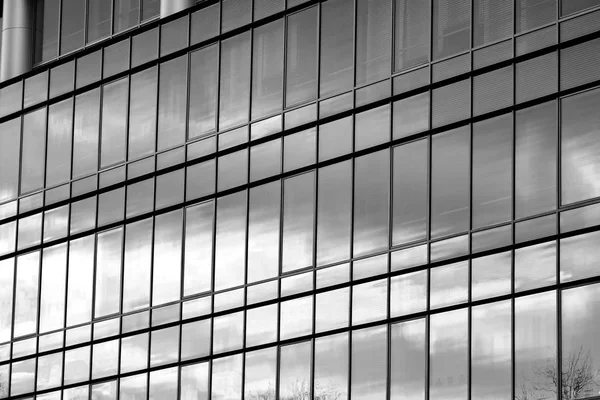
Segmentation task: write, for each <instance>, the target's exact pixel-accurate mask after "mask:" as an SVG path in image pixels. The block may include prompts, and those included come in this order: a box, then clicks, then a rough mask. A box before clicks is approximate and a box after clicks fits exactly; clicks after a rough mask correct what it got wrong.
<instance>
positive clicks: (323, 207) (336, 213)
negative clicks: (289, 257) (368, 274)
mask: <svg viewBox="0 0 600 400" xmlns="http://www.w3.org/2000/svg"><path fill="white" fill-rule="evenodd" d="M318 193H319V206H318V211H317V215H318V219H317V265H324V264H329V263H332V262H335V261H341V260H345V259H348V258H349V257H350V232H351V231H350V225H351V222H352V221H351V218H352V162H351V161H346V162H342V163H338V164H334V165H331V166H329V167H325V168H321V169H319V188H318Z"/></svg>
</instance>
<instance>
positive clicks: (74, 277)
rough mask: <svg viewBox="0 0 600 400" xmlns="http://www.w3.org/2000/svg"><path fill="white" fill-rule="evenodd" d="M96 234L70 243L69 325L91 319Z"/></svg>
mask: <svg viewBox="0 0 600 400" xmlns="http://www.w3.org/2000/svg"><path fill="white" fill-rule="evenodd" d="M94 239H95V238H94V236H86V237H84V238H81V239H77V240H73V241H71V242H70V244H69V265H77V268H69V282H68V289H67V291H68V293H67V326H72V325H77V324H80V323H82V322H87V321H90V320H91V317H92V293H93V290H92V288H93V284H94V283H93V282H94V281H93V279H94V241H95V240H94Z"/></svg>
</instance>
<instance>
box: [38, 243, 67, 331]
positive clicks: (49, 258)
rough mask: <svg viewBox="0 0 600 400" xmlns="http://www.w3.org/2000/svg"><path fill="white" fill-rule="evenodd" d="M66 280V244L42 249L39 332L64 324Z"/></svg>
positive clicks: (57, 327) (60, 326)
mask: <svg viewBox="0 0 600 400" xmlns="http://www.w3.org/2000/svg"><path fill="white" fill-rule="evenodd" d="M66 280H67V245H66V244H64V243H63V244H59V245H57V246H53V247H49V248H46V249H44V253H43V256H42V290H41V294H40V296H41V300H40V333H43V332H49V331H52V330H55V329H59V328H62V327H63V326H64V322H65V321H64V316H65V286H66Z"/></svg>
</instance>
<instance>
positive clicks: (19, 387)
mask: <svg viewBox="0 0 600 400" xmlns="http://www.w3.org/2000/svg"><path fill="white" fill-rule="evenodd" d="M35 364H36V360H35V358H33V359H29V360H25V361H20V362H16V363H13V364H12V371H11V377H10V386H11V387H10V394H11V396H15V395H19V394H23V393H27V392H33V391H34V389H35Z"/></svg>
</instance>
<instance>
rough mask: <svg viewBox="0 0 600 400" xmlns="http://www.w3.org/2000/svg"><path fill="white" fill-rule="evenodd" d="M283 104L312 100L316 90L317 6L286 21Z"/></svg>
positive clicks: (288, 104)
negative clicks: (284, 96)
mask: <svg viewBox="0 0 600 400" xmlns="http://www.w3.org/2000/svg"><path fill="white" fill-rule="evenodd" d="M286 59H287V63H286V77H287V79H286V98H285V104H286V106H287V107H290V106H293V105H295V104H298V103H303V102H305V101H308V100H312V99H314V98H315V96H316V91H317V7H312V8H309V9H308V10H304V11H301V12H299V13H297V14H293V15H290V16H289V17H288V20H287V58H286Z"/></svg>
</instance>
